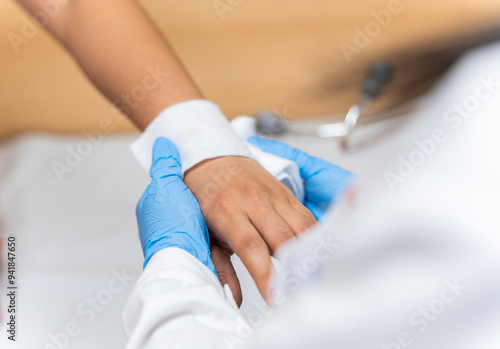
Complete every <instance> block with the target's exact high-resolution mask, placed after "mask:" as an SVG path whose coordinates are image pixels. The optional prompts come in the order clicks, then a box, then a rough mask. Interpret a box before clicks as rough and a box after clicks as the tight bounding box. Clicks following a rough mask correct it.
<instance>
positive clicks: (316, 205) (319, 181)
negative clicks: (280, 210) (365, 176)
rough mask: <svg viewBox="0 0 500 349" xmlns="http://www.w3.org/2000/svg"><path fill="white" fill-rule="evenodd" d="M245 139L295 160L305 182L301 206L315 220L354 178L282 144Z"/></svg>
mask: <svg viewBox="0 0 500 349" xmlns="http://www.w3.org/2000/svg"><path fill="white" fill-rule="evenodd" d="M248 142H249V143H251V144H253V145H255V146H257V147H259V148H260V149H262V150H263V151H265V152H268V153H271V154H274V155H277V156H281V157H282V158H285V159H289V160H292V161H295V162H296V163H297V165H298V166H299V170H300V176H301V177H302V179H303V180H304V181H305V192H306V195H305V199H304V205H305V206H306V207H307V208H308V209H309V210H310V211H311V212H312V213H313V214H314V216H315V217H316V219H318V220H319V219H321V217H322V216H323V214H324V213H325V212H326V210H327V209H328V206H330V205H331V204H332V203H333V202H335V201H336V200H337V199H338V198H339V197H340V196H341V195H342V193H343V192H344V190H345V189H346V188H347V186H348V185H349V183H350V182H351V181H352V180H353V179H354V175H353V174H352V173H351V172H349V171H346V170H344V169H342V168H340V167H338V166H336V165H334V164H331V163H329V162H327V161H325V160H322V159H319V158H316V157H313V156H310V155H309V154H306V153H304V152H303V151H301V150H299V149H295V148H292V147H290V146H288V145H286V144H284V143H280V142H277V141H273V140H270V139H265V138H260V137H255V136H253V137H250V138H249V139H248Z"/></svg>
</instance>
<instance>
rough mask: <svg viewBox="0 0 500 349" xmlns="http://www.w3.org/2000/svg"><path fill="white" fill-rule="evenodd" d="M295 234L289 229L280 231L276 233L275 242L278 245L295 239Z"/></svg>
mask: <svg viewBox="0 0 500 349" xmlns="http://www.w3.org/2000/svg"><path fill="white" fill-rule="evenodd" d="M293 237H294V235H293V234H292V233H290V232H289V231H279V232H277V233H275V234H274V240H275V243H276V244H277V247H279V246H281V245H282V244H284V243H285V242H287V241H290V240H291V239H293Z"/></svg>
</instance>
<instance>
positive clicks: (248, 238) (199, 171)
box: [184, 156, 317, 303]
mask: <svg viewBox="0 0 500 349" xmlns="http://www.w3.org/2000/svg"><path fill="white" fill-rule="evenodd" d="M184 180H185V182H186V184H187V186H188V187H189V189H191V191H192V192H193V194H194V196H195V197H196V199H197V200H198V202H199V203H200V206H201V211H202V213H203V216H204V217H205V220H206V222H207V225H208V227H209V229H210V232H211V233H212V260H213V262H214V264H215V268H216V270H217V274H218V276H219V279H220V281H221V283H222V284H228V285H229V287H230V288H231V291H232V293H233V296H234V298H235V301H236V302H237V303H241V289H240V285H239V281H238V279H237V277H236V274H235V272H234V268H233V266H232V264H231V261H230V256H231V255H232V254H233V252H234V253H236V254H237V255H238V257H240V259H241V261H242V262H243V264H244V265H245V267H246V268H247V269H248V271H249V273H250V275H251V276H252V278H253V280H254V281H255V284H256V285H257V288H258V289H259V292H260V293H261V294H262V296H263V297H264V299H265V300H269V296H268V287H269V282H270V279H271V274H272V270H273V266H272V262H271V257H270V253H269V252H270V251H271V252H272V253H274V252H275V251H276V249H277V248H279V247H280V246H281V245H282V244H283V243H284V242H286V241H288V240H290V239H293V238H294V237H296V236H297V235H299V234H301V233H303V232H304V231H305V230H307V229H308V228H310V227H311V226H313V225H314V224H316V223H317V221H316V219H315V218H314V215H313V214H312V213H311V212H310V211H309V210H308V209H307V208H306V207H304V205H302V203H301V202H300V201H298V200H297V199H296V198H295V196H294V195H293V193H292V192H291V191H290V190H289V189H288V188H287V187H286V186H284V185H283V184H282V183H280V182H279V181H278V180H277V179H275V178H274V177H273V176H272V175H271V174H269V173H268V172H267V171H266V170H265V169H264V168H263V167H262V166H260V165H259V164H258V163H257V162H256V161H254V160H252V159H249V158H245V157H230V156H228V157H220V158H215V159H210V160H205V161H203V162H201V163H199V164H198V165H196V166H195V167H193V168H191V169H190V170H189V171H187V172H186V174H185V176H184Z"/></svg>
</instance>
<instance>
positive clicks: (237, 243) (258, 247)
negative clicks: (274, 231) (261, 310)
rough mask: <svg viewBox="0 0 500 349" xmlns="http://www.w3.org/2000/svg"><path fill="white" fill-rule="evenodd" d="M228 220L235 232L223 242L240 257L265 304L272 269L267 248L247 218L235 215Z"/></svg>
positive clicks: (267, 298)
mask: <svg viewBox="0 0 500 349" xmlns="http://www.w3.org/2000/svg"><path fill="white" fill-rule="evenodd" d="M230 220H231V222H230V226H232V227H235V228H236V230H235V231H234V234H231V236H229V237H228V238H227V240H226V241H225V242H226V243H227V244H228V246H229V247H230V248H231V249H232V250H233V251H234V253H236V254H237V255H238V256H239V257H240V259H241V261H242V262H243V264H244V265H245V267H246V268H247V270H248V272H249V273H250V275H251V276H252V278H253V280H254V281H255V284H256V285H257V288H258V289H259V292H260V293H261V295H262V296H263V297H264V299H265V300H266V302H267V301H268V300H269V297H268V287H269V283H270V280H271V274H272V268H273V265H272V262H271V256H270V255H269V248H268V246H267V244H266V243H265V241H264V240H263V238H262V236H260V234H259V232H258V231H257V230H256V229H255V227H254V226H253V225H252V224H251V223H250V221H249V220H248V217H245V216H244V215H235V216H234V217H232V218H231V219H230Z"/></svg>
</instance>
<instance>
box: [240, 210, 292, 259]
mask: <svg viewBox="0 0 500 349" xmlns="http://www.w3.org/2000/svg"><path fill="white" fill-rule="evenodd" d="M250 222H251V223H252V224H253V225H254V227H255V228H256V229H257V230H258V231H259V233H260V235H261V236H262V238H263V239H264V241H265V243H266V244H267V246H268V247H269V249H270V250H271V252H272V253H276V250H277V249H278V248H279V247H280V246H281V245H282V244H284V243H285V242H287V241H289V240H290V239H293V238H294V237H295V234H294V231H293V230H292V228H291V227H290V226H289V224H288V223H287V222H285V221H284V220H283V218H282V217H281V216H280V215H279V214H278V212H277V211H276V210H275V208H274V207H273V206H272V205H262V206H260V207H256V208H255V211H254V212H252V215H250Z"/></svg>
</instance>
